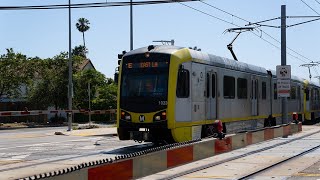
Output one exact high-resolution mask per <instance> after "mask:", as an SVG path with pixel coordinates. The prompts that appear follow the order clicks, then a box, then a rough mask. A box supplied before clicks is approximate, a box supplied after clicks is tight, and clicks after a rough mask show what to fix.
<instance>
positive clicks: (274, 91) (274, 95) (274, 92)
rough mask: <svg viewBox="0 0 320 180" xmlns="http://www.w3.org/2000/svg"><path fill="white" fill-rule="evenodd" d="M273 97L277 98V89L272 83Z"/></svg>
mask: <svg viewBox="0 0 320 180" xmlns="http://www.w3.org/2000/svg"><path fill="white" fill-rule="evenodd" d="M273 99H278V90H277V84H276V83H274V84H273Z"/></svg>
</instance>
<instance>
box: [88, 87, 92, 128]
mask: <svg viewBox="0 0 320 180" xmlns="http://www.w3.org/2000/svg"><path fill="white" fill-rule="evenodd" d="M88 96H89V126H91V88H90V82H89V83H88Z"/></svg>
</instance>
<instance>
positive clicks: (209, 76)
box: [205, 69, 217, 120]
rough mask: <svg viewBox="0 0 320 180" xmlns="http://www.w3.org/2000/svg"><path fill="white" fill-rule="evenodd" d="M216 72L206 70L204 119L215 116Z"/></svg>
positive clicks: (211, 118)
mask: <svg viewBox="0 0 320 180" xmlns="http://www.w3.org/2000/svg"><path fill="white" fill-rule="evenodd" d="M216 89H217V73H216V72H215V71H213V70H208V69H207V71H206V94H205V95H206V119H207V120H214V119H216V118H217V95H216V93H217V91H216Z"/></svg>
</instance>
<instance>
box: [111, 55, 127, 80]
mask: <svg viewBox="0 0 320 180" xmlns="http://www.w3.org/2000/svg"><path fill="white" fill-rule="evenodd" d="M126 53H127V52H126V51H122V54H118V66H117V67H116V69H115V73H114V82H115V83H116V84H117V83H118V80H119V66H120V64H121V60H122V58H123V55H125V54H126Z"/></svg>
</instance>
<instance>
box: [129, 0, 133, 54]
mask: <svg viewBox="0 0 320 180" xmlns="http://www.w3.org/2000/svg"><path fill="white" fill-rule="evenodd" d="M132 50H133V18H132V0H130V51H132Z"/></svg>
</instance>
